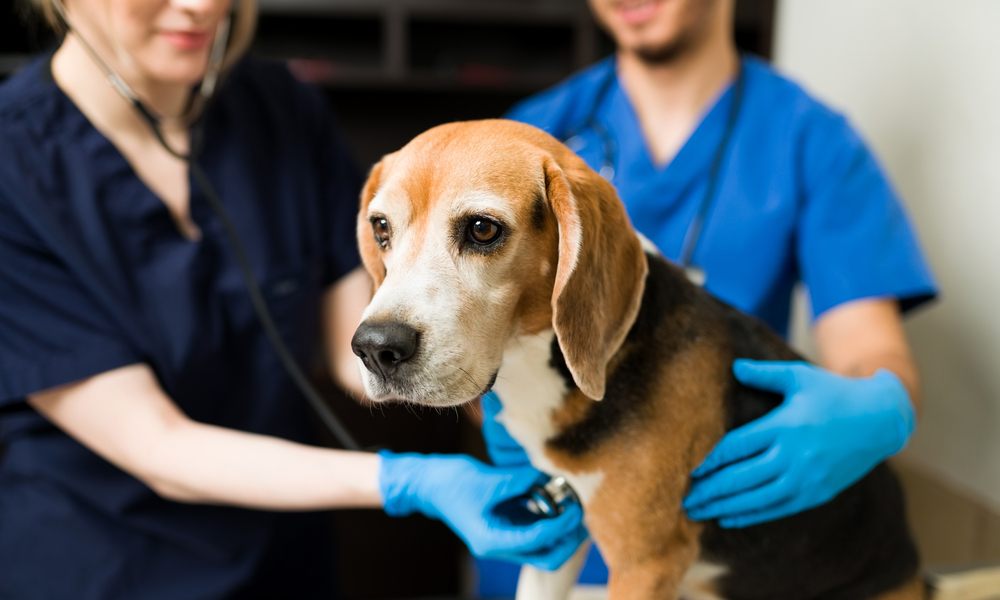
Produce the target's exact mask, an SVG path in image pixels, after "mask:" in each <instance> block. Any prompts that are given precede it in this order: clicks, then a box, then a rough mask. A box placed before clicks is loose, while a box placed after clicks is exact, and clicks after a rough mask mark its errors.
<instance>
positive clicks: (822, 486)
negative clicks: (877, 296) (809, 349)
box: [684, 360, 916, 527]
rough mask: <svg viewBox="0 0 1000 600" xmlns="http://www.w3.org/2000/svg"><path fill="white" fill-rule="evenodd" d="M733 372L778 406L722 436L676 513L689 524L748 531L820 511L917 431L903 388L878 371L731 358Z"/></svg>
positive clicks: (897, 381)
mask: <svg viewBox="0 0 1000 600" xmlns="http://www.w3.org/2000/svg"><path fill="white" fill-rule="evenodd" d="M733 373H734V375H735V376H736V378H737V379H738V380H739V381H740V382H742V383H743V384H744V385H748V386H751V387H756V388H759V389H764V390H769V391H772V392H776V393H781V394H784V396H785V400H784V402H783V403H782V404H781V405H779V406H778V407H776V408H775V409H774V410H772V411H771V412H769V413H768V414H766V415H764V416H763V417H761V418H760V419H757V420H755V421H751V422H750V423H747V424H746V425H743V426H742V427H739V428H737V429H734V430H733V431H730V432H729V433H728V434H726V435H725V436H724V437H723V438H722V440H721V441H720V442H719V443H718V444H717V445H716V447H715V449H714V450H712V452H710V453H709V455H708V456H707V457H706V458H705V460H704V462H703V463H702V464H701V466H700V467H698V468H697V469H695V471H694V472H693V473H692V476H693V477H694V480H693V483H692V486H691V491H690V492H689V494H688V496H687V498H686V499H685V500H684V508H685V510H686V511H687V513H688V516H689V517H690V518H691V519H694V520H697V521H703V520H709V519H718V520H719V524H720V525H721V526H722V527H746V526H749V525H755V524H757V523H763V522H766V521H772V520H774V519H778V518H781V517H786V516H789V515H792V514H795V513H798V512H801V511H803V510H806V509H809V508H813V507H815V506H818V505H820V504H823V503H825V502H827V501H829V500H831V499H832V498H834V497H835V496H836V495H837V494H839V493H840V492H841V491H843V490H844V489H846V488H847V487H849V486H850V485H851V484H853V483H854V482H856V481H857V480H859V479H861V478H862V477H863V476H864V475H866V474H867V473H868V472H869V471H871V470H872V469H873V468H874V467H875V466H876V465H877V464H878V463H880V462H882V461H883V460H885V459H886V458H888V457H890V456H892V455H893V454H896V453H897V452H899V451H900V450H902V449H903V447H904V446H905V445H906V442H907V440H908V439H909V437H910V435H911V434H912V432H913V429H914V426H915V423H916V416H915V414H914V410H913V405H912V403H911V402H910V397H909V394H908V393H907V391H906V388H905V387H904V386H903V384H902V382H900V380H899V378H898V377H896V376H895V375H894V374H892V373H890V372H889V371H886V370H880V371H878V372H877V373H875V375H873V376H871V377H867V378H851V377H842V376H840V375H835V374H833V373H831V372H829V371H826V370H824V369H821V368H819V367H816V366H813V365H809V364H807V363H804V362H767V361H752V360H737V361H735V362H734V364H733Z"/></svg>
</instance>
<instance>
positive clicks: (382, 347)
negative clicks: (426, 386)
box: [351, 321, 420, 378]
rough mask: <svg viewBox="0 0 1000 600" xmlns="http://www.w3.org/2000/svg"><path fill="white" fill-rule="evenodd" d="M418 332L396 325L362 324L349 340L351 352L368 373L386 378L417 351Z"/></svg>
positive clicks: (391, 323)
mask: <svg viewBox="0 0 1000 600" xmlns="http://www.w3.org/2000/svg"><path fill="white" fill-rule="evenodd" d="M419 341H420V332H418V331H417V330H416V329H414V328H412V327H410V326H409V325H404V324H402V323H397V322H388V323H368V322H367V321H366V322H364V323H362V324H361V325H360V326H359V327H358V330H357V331H355V332H354V337H353V338H352V339H351V349H352V350H354V353H355V354H357V355H358V358H360V359H361V362H363V363H364V364H365V367H366V368H367V369H368V370H369V371H371V372H372V373H376V374H378V375H381V376H382V378H386V377H388V376H389V375H392V374H393V373H394V372H395V371H396V369H397V368H398V367H399V365H401V364H403V363H404V362H406V361H408V360H410V359H411V358H412V357H413V355H414V354H415V353H416V352H417V343H418V342H419Z"/></svg>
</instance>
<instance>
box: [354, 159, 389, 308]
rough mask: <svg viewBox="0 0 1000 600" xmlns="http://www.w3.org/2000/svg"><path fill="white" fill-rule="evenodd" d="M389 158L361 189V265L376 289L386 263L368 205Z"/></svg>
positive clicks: (380, 281) (376, 169) (359, 232)
mask: <svg viewBox="0 0 1000 600" xmlns="http://www.w3.org/2000/svg"><path fill="white" fill-rule="evenodd" d="M387 158H388V156H383V157H382V160H380V161H379V162H377V163H376V164H375V166H374V167H372V170H371V172H370V173H368V180H367V181H365V185H364V187H363V188H362V189H361V207H360V209H359V210H358V227H357V235H358V250H359V251H360V253H361V263H362V264H363V265H364V266H365V270H367V271H368V275H369V276H370V277H371V278H372V282H373V283H374V284H375V288H376V289H377V288H378V286H380V285H382V281H383V280H384V279H385V263H383V262H382V257H381V251H380V250H379V247H378V244H377V243H376V242H375V237H374V236H373V235H372V225H371V223H369V222H368V205H369V204H370V203H371V201H372V198H374V197H375V194H376V193H377V192H378V188H379V185H380V182H381V179H382V170H383V169H384V165H385V162H386V159H387Z"/></svg>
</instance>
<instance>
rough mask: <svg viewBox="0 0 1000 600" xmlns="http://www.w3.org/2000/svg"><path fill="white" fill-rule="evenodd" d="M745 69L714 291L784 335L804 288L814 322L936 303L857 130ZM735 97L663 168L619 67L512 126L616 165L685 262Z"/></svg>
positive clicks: (724, 175)
mask: <svg viewBox="0 0 1000 600" xmlns="http://www.w3.org/2000/svg"><path fill="white" fill-rule="evenodd" d="M742 64H743V73H744V75H743V76H744V78H745V79H744V86H745V87H744V93H743V101H742V104H741V107H740V112H739V115H738V117H737V119H738V120H737V122H736V125H735V127H734V129H733V135H732V139H731V141H730V143H729V146H728V148H727V150H726V154H725V156H724V159H723V163H722V168H721V174H720V177H719V180H718V187H717V191H716V194H715V196H714V198H713V200H712V205H711V208H710V212H709V216H708V219H707V221H706V225H705V227H704V229H703V231H702V234H701V237H700V241H699V242H698V246H697V248H696V250H695V253H694V258H693V261H692V262H693V264H695V265H697V266H699V267H700V268H702V269H703V270H704V271H705V274H706V277H707V279H706V284H705V287H706V289H707V290H708V291H710V292H712V293H713V294H714V295H715V296H717V297H719V298H721V299H722V300H725V301H726V302H728V303H729V304H731V305H733V306H735V307H737V308H739V309H741V310H743V311H744V312H747V313H750V314H753V315H756V316H757V317H759V318H761V319H763V320H764V321H765V322H767V323H768V324H769V325H770V326H771V327H772V328H773V329H774V330H775V331H778V332H779V333H781V334H785V333H786V332H787V328H788V317H789V307H790V300H791V292H792V289H793V286H794V285H795V283H796V282H798V281H802V282H804V283H805V285H806V288H807V289H808V292H809V297H810V300H811V307H812V311H813V315H814V316H819V315H821V314H822V313H824V312H826V311H827V310H829V309H831V308H833V307H835V306H838V305H840V304H843V303H845V302H849V301H851V300H858V299H861V298H895V299H898V300H899V301H900V305H901V306H902V308H903V310H904V311H905V310H909V309H910V308H913V307H914V306H916V305H918V304H920V303H922V302H924V301H926V300H928V299H930V298H932V297H933V296H934V295H935V294H936V288H935V284H934V281H933V278H932V276H931V274H930V271H929V269H928V267H927V264H926V263H925V261H924V258H923V256H922V254H921V251H920V248H919V245H918V243H917V240H916V236H915V235H914V232H913V229H912V227H911V225H910V223H909V220H908V219H907V216H906V214H905V213H904V211H903V208H902V206H901V204H900V202H899V199H898V197H897V196H896V193H895V192H894V191H893V189H892V187H891V186H890V185H889V182H888V180H887V178H886V176H885V175H884V173H883V172H882V169H881V168H880V167H879V165H878V164H877V162H876V161H875V158H874V157H873V156H872V154H871V152H870V151H869V150H868V148H867V147H866V146H865V144H864V143H863V141H862V140H861V139H860V137H859V136H858V134H857V133H856V132H855V131H854V130H853V129H852V128H851V126H850V125H849V124H848V122H847V120H846V119H845V118H844V117H843V116H841V115H839V114H837V113H835V112H833V111H831V110H830V109H829V108H827V107H825V106H823V105H822V104H821V103H819V102H818V101H816V100H815V99H813V98H812V97H810V96H809V95H808V94H807V93H806V92H805V91H803V90H802V88H800V87H799V86H798V85H796V84H795V83H793V82H791V81H789V80H787V79H785V78H784V77H782V76H781V75H779V74H777V73H776V72H775V71H774V70H772V69H771V68H770V67H769V66H768V65H767V64H765V63H763V62H762V61H760V60H758V59H755V58H752V57H745V58H743V60H742ZM732 101H733V87H732V85H730V86H729V87H728V88H727V89H726V90H725V91H724V92H723V93H722V94H720V96H719V97H718V98H716V99H715V101H714V102H712V103H711V104H710V106H709V107H708V109H707V111H706V112H705V113H704V114H703V116H702V119H701V121H700V123H699V124H698V126H697V127H696V128H695V130H694V131H693V133H692V134H691V136H690V138H689V139H688V140H687V142H686V143H685V144H684V145H683V146H682V147H681V148H680V150H679V151H678V152H677V154H676V155H675V156H674V158H673V159H672V160H670V162H669V163H668V164H666V165H657V164H655V161H654V160H653V158H652V157H651V155H650V153H649V151H648V149H647V146H646V143H645V138H644V136H643V133H642V130H641V126H640V124H639V120H638V118H637V116H636V113H635V111H634V109H633V106H632V104H631V101H630V100H629V98H628V95H627V93H626V92H625V90H624V89H623V88H622V86H621V85H620V83H619V81H618V78H617V76H616V73H615V61H614V59H613V58H609V59H607V60H604V61H602V62H600V63H597V64H596V65H594V66H593V67H590V68H589V69H587V70H585V71H582V72H581V73H579V74H577V75H575V76H573V77H572V78H570V79H569V80H567V81H565V82H563V83H562V84H560V85H557V86H556V87H554V88H552V89H550V90H548V91H545V92H543V93H541V94H538V95H536V96H534V97H532V98H529V99H528V100H526V101H524V102H522V103H521V104H519V105H517V106H515V107H514V108H513V109H512V110H511V112H510V114H509V115H508V117H509V118H512V119H516V120H519V121H524V122H526V123H530V124H532V125H535V126H537V127H540V128H542V129H545V130H546V131H548V132H549V133H550V134H552V135H554V136H555V137H557V138H559V139H561V140H568V139H570V138H573V137H574V136H575V137H577V139H576V140H573V142H574V144H575V146H574V147H573V148H574V150H576V151H577V153H578V154H579V155H580V156H581V157H582V158H583V159H584V160H586V161H587V163H588V164H589V165H590V166H591V167H592V168H594V169H595V170H600V168H601V167H602V166H603V165H604V163H605V162H606V161H609V160H614V163H615V164H614V165H612V166H613V167H614V177H613V180H612V183H614V185H615V187H616V189H617V190H618V193H619V195H620V196H621V198H622V201H623V202H624V203H625V206H626V208H627V209H628V213H629V216H630V218H631V220H632V224H633V225H634V226H635V228H636V229H638V230H639V231H641V232H642V233H643V234H645V235H646V237H648V238H649V239H650V240H652V242H653V243H655V244H656V245H657V247H658V248H660V250H661V251H662V252H663V253H664V255H665V256H667V257H668V258H671V259H675V260H676V259H678V257H679V256H680V253H681V246H682V243H683V240H684V236H685V234H686V233H687V230H688V227H689V226H690V224H691V222H692V220H693V219H694V216H695V214H696V211H697V210H698V207H699V205H700V203H701V201H702V198H703V196H704V193H705V188H706V186H708V183H709V182H708V180H709V171H710V167H711V163H712V160H713V158H714V155H715V153H716V149H717V147H718V145H719V141H720V140H721V138H722V136H723V132H724V130H725V128H726V121H727V119H728V117H729V112H730V106H731V103H732ZM591 117H593V119H594V121H596V123H597V124H598V127H596V128H595V127H593V126H592V125H591V124H590V118H591ZM602 127H603V129H604V130H606V131H607V132H608V134H609V136H610V138H611V142H612V143H611V145H610V148H609V144H607V143H602V138H601V136H600V134H599V132H598V131H597V130H598V129H599V128H602ZM609 155H610V156H611V158H608V156H609Z"/></svg>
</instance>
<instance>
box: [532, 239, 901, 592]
mask: <svg viewBox="0 0 1000 600" xmlns="http://www.w3.org/2000/svg"><path fill="white" fill-rule="evenodd" d="M647 259H648V263H649V276H648V277H647V279H646V289H645V292H644V294H643V301H642V307H641V308H640V311H639V315H638V317H637V319H636V322H635V324H634V325H633V327H632V329H631V330H630V331H629V334H628V336H627V338H626V341H625V344H624V345H623V350H622V352H623V353H624V358H623V359H622V361H621V362H620V363H619V364H618V365H617V367H616V368H615V370H614V372H612V373H611V374H610V375H609V377H608V381H607V386H606V395H605V399H604V400H603V401H601V402H593V403H591V404H590V406H589V407H588V409H587V410H588V412H587V414H586V417H585V418H584V419H583V420H582V421H580V422H578V423H577V424H575V425H573V426H571V427H569V428H567V429H565V430H563V431H562V432H560V433H559V434H558V435H557V436H555V437H554V438H552V439H551V440H549V444H550V445H551V446H552V447H553V448H554V449H558V450H560V451H563V452H566V453H569V454H571V455H581V454H584V453H586V452H589V451H592V450H594V449H595V448H597V447H598V446H600V444H601V443H602V442H604V441H605V440H607V439H609V438H610V437H612V436H614V435H620V434H621V431H622V430H623V429H624V428H626V427H627V426H628V425H629V423H632V422H636V421H641V420H644V419H646V415H647V413H648V411H649V407H650V406H651V403H652V402H653V401H654V400H655V399H654V398H652V397H651V396H650V390H649V384H648V382H649V381H650V379H651V377H650V374H651V373H654V372H656V371H657V369H660V368H662V366H663V365H665V364H667V362H669V361H670V360H671V359H672V358H673V357H675V356H676V355H677V354H678V353H679V352H681V351H682V350H684V349H685V348H686V347H688V346H689V345H691V344H693V343H695V342H696V341H699V340H704V336H710V337H711V338H712V339H713V340H715V341H717V342H718V343H719V347H718V351H719V352H720V353H721V356H720V358H722V360H723V361H724V362H726V363H731V362H732V360H733V359H736V358H751V359H757V360H801V357H799V355H798V354H796V353H795V352H794V351H793V350H791V349H790V348H789V347H788V345H787V344H786V343H785V342H784V340H782V339H781V338H780V337H779V336H778V335H777V334H775V333H774V332H772V331H771V330H770V329H769V328H768V327H767V326H766V325H764V324H763V323H762V322H760V321H759V320H757V319H755V318H753V317H750V316H748V315H745V314H743V313H741V312H739V311H738V310H736V309H734V308H732V307H730V306H728V305H727V304H725V303H723V302H721V301H719V300H717V299H715V298H713V297H712V296H710V295H709V294H708V293H707V292H705V291H704V290H701V289H699V288H697V287H695V286H693V285H691V284H690V283H688V282H687V280H686V279H684V275H683V272H682V271H680V270H679V269H678V268H677V267H676V266H674V265H671V264H668V263H667V262H666V261H665V260H663V259H662V258H659V257H653V256H648V257H647ZM551 364H552V366H553V367H554V368H556V369H557V370H558V371H559V372H560V373H561V374H562V376H563V378H564V379H565V381H566V383H567V385H568V386H569V387H570V389H573V388H574V387H575V384H574V383H573V377H572V375H571V374H570V372H569V369H568V368H567V366H566V363H565V360H564V359H563V356H562V353H561V352H560V350H559V345H558V343H556V342H555V341H553V344H552V355H551ZM705 376H715V375H705ZM726 377H727V382H726V392H725V398H724V411H725V420H726V423H725V428H726V430H727V431H728V430H731V429H734V428H736V427H739V426H740V425H743V424H745V423H748V422H750V421H753V420H755V419H757V418H760V417H761V416H763V415H765V414H767V413H768V412H769V411H771V410H772V409H773V408H774V407H776V406H778V405H779V404H780V403H781V402H782V400H783V399H782V397H781V396H780V395H779V394H774V393H771V392H766V391H763V390H758V389H755V388H750V387H747V386H745V385H743V384H741V383H739V382H738V381H737V380H736V379H735V377H734V376H733V374H732V371H731V370H728V371H727V375H726ZM701 547H702V559H703V560H707V561H709V562H713V563H718V564H720V565H724V566H726V567H727V568H728V572H727V573H726V574H725V575H723V576H722V577H721V578H720V580H719V581H717V582H715V587H716V588H717V590H718V592H719V595H720V596H722V597H724V598H727V599H729V600H820V599H823V600H857V599H863V598H872V597H874V596H877V595H878V594H879V593H882V592H885V591H888V590H891V589H893V588H895V587H897V586H899V585H901V584H903V583H904V582H906V581H907V580H908V579H910V578H912V577H914V576H915V575H916V571H917V568H918V563H919V561H918V557H917V552H916V547H915V545H914V543H913V540H912V539H911V537H910V533H909V529H908V527H907V524H906V519H905V510H904V503H903V495H902V491H901V489H900V486H899V482H898V481H897V479H896V477H895V475H894V474H893V473H892V471H891V470H890V469H889V467H887V466H886V465H884V464H881V465H878V466H877V467H876V468H875V469H874V470H873V471H872V472H871V473H869V474H868V475H866V476H865V477H863V478H862V479H861V480H860V481H858V482H857V483H855V484H854V485H852V486H851V487H849V488H848V489H846V490H844V491H843V492H842V493H841V494H840V495H838V496H837V497H836V498H834V499H833V500H832V501H830V502H828V503H827V504H825V505H823V506H820V507H817V508H814V509H812V510H808V511H805V512H803V513H800V514H798V515H795V516H792V517H789V518H785V519H779V520H777V521H772V522H770V523H764V524H761V525H756V526H752V527H748V528H745V529H722V528H721V527H719V526H718V524H717V523H716V522H714V521H711V522H708V523H707V524H706V527H705V529H704V530H703V533H702V536H701ZM843 582H850V583H846V584H845V583H843Z"/></svg>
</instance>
